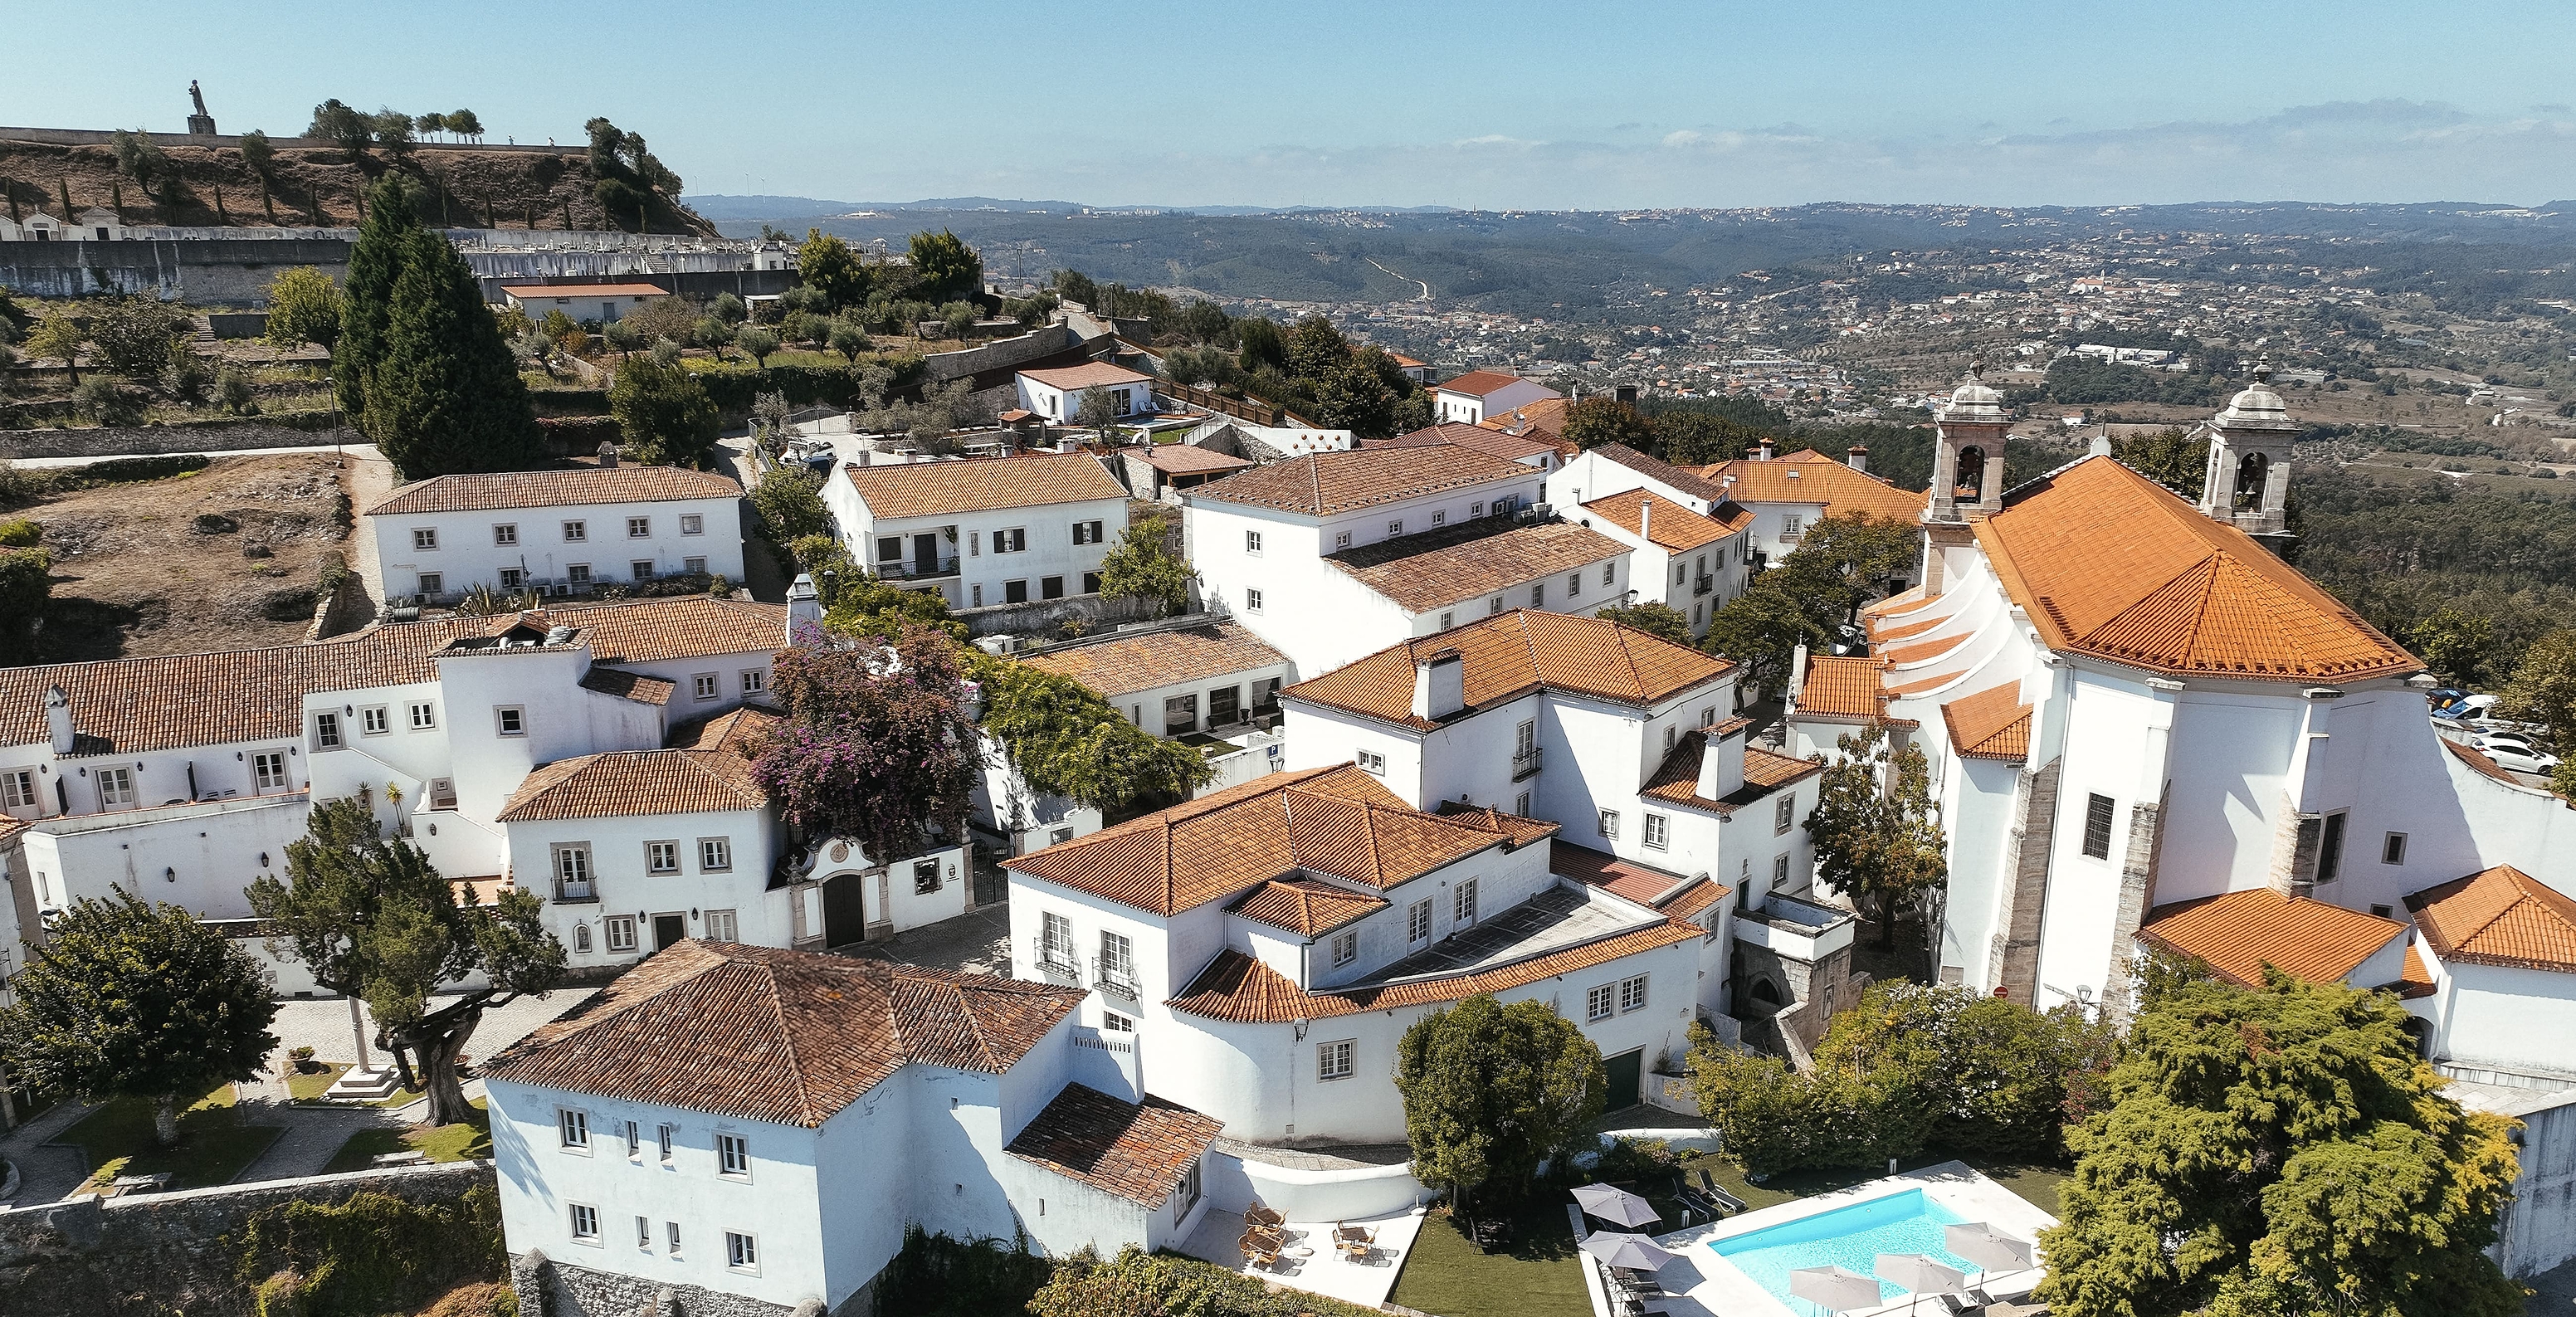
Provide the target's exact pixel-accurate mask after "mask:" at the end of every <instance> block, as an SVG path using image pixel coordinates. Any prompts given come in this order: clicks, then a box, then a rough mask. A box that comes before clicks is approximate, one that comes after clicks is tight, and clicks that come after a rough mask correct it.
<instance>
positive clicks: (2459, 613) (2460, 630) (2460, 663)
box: [2406, 604, 2495, 685]
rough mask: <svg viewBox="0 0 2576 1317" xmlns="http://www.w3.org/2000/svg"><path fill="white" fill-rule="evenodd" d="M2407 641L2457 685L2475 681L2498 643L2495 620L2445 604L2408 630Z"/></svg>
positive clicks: (2437, 670) (2426, 660)
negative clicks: (2488, 655)
mask: <svg viewBox="0 0 2576 1317" xmlns="http://www.w3.org/2000/svg"><path fill="white" fill-rule="evenodd" d="M2406 643H2407V644H2408V645H2410V646H2412V647H2413V648H2414V650H2415V652H2416V654H2417V655H2419V656H2421V657H2422V658H2423V660H2424V662H2425V663H2426V664H2428V665H2429V666H2431V668H2432V669H2433V670H2434V671H2435V672H2438V673H2441V674H2442V675H2443V676H2446V677H2448V678H2450V679H2451V681H2452V682H2453V683H2454V684H2458V685H2470V684H2474V683H2475V682H2476V681H2477V680H2478V677H2479V676H2480V675H2481V671H2482V669H2483V668H2484V667H2485V665H2486V656H2487V652H2488V649H2489V647H2490V646H2492V645H2493V644H2495V620H2494V619H2492V618H2489V617H2487V616H2485V615H2484V614H2480V613H2471V612H2467V611H2464V610H2462V609H2461V608H2459V607H2458V606H2456V605H2453V604H2444V605H2442V606H2441V607H2439V608H2436V609H2434V610H2433V611H2432V612H2431V613H2429V614H2427V615H2425V616H2424V617H2423V618H2421V619H2419V620H2418V621H2417V622H2416V623H2415V625H2413V626H2411V627H2409V628H2407V629H2406Z"/></svg>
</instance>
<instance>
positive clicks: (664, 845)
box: [644, 841, 680, 873]
mask: <svg viewBox="0 0 2576 1317" xmlns="http://www.w3.org/2000/svg"><path fill="white" fill-rule="evenodd" d="M644 871H645V872H646V873H678V872H679V871H680V843H678V842H676V841H648V842H646V843H644Z"/></svg>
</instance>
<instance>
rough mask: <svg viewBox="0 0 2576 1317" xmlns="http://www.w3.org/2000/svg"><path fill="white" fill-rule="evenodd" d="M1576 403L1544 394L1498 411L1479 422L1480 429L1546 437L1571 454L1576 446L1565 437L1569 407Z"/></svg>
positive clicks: (1547, 440) (1562, 450)
mask: <svg viewBox="0 0 2576 1317" xmlns="http://www.w3.org/2000/svg"><path fill="white" fill-rule="evenodd" d="M1573 405H1574V400H1573V399H1571V398H1541V399H1539V400H1538V401H1537V402H1525V403H1522V404H1521V405H1520V406H1518V407H1514V408H1513V409H1511V410H1510V411H1507V412H1497V413H1495V414H1493V415H1491V416H1488V417H1486V418H1485V419H1483V420H1481V421H1478V422H1476V425H1477V427H1478V428H1480V429H1486V430H1501V431H1504V432H1506V433H1509V434H1515V435H1519V436H1521V437H1523V438H1535V439H1541V440H1545V441H1546V442H1548V443H1550V444H1552V445H1553V446H1554V447H1555V448H1556V451H1558V452H1560V453H1563V454H1565V455H1567V456H1569V457H1570V456H1572V455H1573V454H1574V453H1575V452H1576V451H1577V450H1576V448H1575V446H1574V445H1572V444H1570V443H1567V442H1566V441H1565V413H1566V409H1567V408H1570V407H1572V406H1573Z"/></svg>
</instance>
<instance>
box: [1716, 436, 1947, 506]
mask: <svg viewBox="0 0 2576 1317" xmlns="http://www.w3.org/2000/svg"><path fill="white" fill-rule="evenodd" d="M1699 473H1700V475H1701V476H1702V477H1704V478H1706V479H1708V480H1710V481H1713V482H1716V483H1717V484H1720V485H1726V478H1727V477H1728V476H1733V477H1735V483H1734V484H1732V485H1726V488H1727V494H1728V497H1730V498H1733V499H1734V500H1735V501H1736V502H1738V503H1814V504H1819V505H1821V506H1822V507H1824V509H1825V510H1826V512H1827V513H1828V514H1829V515H1847V514H1850V513H1854V512H1865V513H1868V514H1869V515H1871V516H1874V517H1897V518H1901V519H1903V520H1907V521H1911V520H1913V519H1914V518H1916V517H1919V516H1921V515H1922V514H1923V508H1924V505H1925V503H1926V502H1927V501H1928V499H1929V496H1928V495H1923V494H1917V493H1913V492H1911V491H1909V490H1903V489H1898V488H1897V487H1896V486H1894V485H1891V484H1889V483H1888V482H1886V481H1884V480H1881V479H1879V478H1878V477H1876V476H1873V475H1870V474H1868V473H1866V472H1862V471H1854V470H1852V469H1851V467H1850V465H1849V464H1848V463H1843V462H1837V461H1835V460H1834V459H1832V458H1830V457H1827V456H1825V455H1824V454H1823V453H1819V452H1816V451H1815V450H1813V449H1808V450H1805V451H1802V452H1795V453H1788V454H1785V455H1783V456H1780V457H1775V458H1773V459H1771V460H1770V461H1768V462H1764V461H1761V460H1759V459H1756V458H1749V457H1747V458H1738V459H1736V460H1735V461H1732V462H1717V463H1713V464H1711V465H1708V466H1704V467H1701V468H1700V472H1699Z"/></svg>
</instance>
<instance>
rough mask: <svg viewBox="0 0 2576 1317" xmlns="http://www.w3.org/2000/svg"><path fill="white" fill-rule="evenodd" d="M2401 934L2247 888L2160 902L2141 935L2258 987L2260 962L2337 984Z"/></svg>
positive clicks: (2400, 927) (2356, 916)
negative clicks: (2170, 902) (2164, 903)
mask: <svg viewBox="0 0 2576 1317" xmlns="http://www.w3.org/2000/svg"><path fill="white" fill-rule="evenodd" d="M2405 932H2406V926H2405V925H2404V924H2401V923H2398V922H2397V921H2396V920H2394V919H2384V918H2381V917H2380V916H2378V915H2371V914H2364V913H2362V912H2361V911H2358V910H2347V909H2345V908H2344V907H2342V906H2339V905H2334V904H2331V903H2329V902H2325V901H2318V900H2314V899H2311V898H2308V897H2299V896H2285V895H2283V894H2281V893H2280V892H2277V891H2274V890H2273V889H2271V888H2269V887H2251V888H2245V889H2242V890H2239V891H2233V892H2227V893H2223V894H2221V895H2218V896H2204V897H2200V898H2198V899H2196V900H2189V901H2177V902H2175V903H2173V904H2171V905H2162V906H2158V907H2156V908H2155V909H2153V910H2150V911H2148V912H2147V920H2146V922H2145V923H2144V924H2142V925H2140V926H2139V928H2138V937H2139V938H2140V939H2141V940H2143V941H2146V942H2149V943H2153V944H2155V945H2158V946H2164V947H2168V948H2171V949H2172V950H2175V951H2179V952H2181V953H2183V954H2185V955H2188V956H2193V957H2196V958H2198V959H2199V960H2200V961H2201V962H2203V963H2204V964H2207V965H2208V966H2209V968H2210V970H2211V971H2212V972H2213V973H2215V974H2217V975H2218V976H2219V977H2221V978H2223V979H2226V980H2228V981H2229V982H2232V983H2236V984H2238V985H2241V986H2246V987H2255V986H2260V985H2261V983H2262V982H2263V967H2264V966H2265V965H2270V966H2273V967H2275V968H2277V969H2279V970H2280V971H2281V972H2283V973H2285V974H2289V975H2293V976H2295V977H2297V978H2301V979H2306V980H2308V981H2309V982H2312V983H2339V982H2342V981H2343V979H2344V978H2345V976H2347V975H2349V974H2351V973H2352V972H2353V971H2354V970H2357V969H2359V968H2360V967H2361V963H2362V962H2363V961H2366V960H2368V959H2370V958H2371V957H2372V956H2374V955H2376V954H2378V952H2379V951H2380V949H2381V948H2383V947H2386V946H2387V945H2388V944H2389V943H2390V942H2392V941H2394V940H2396V939H2397V938H2399V937H2402V936H2404V935H2405ZM2359 986H2363V987H2372V986H2376V985H2372V984H2363V985H2359Z"/></svg>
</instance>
